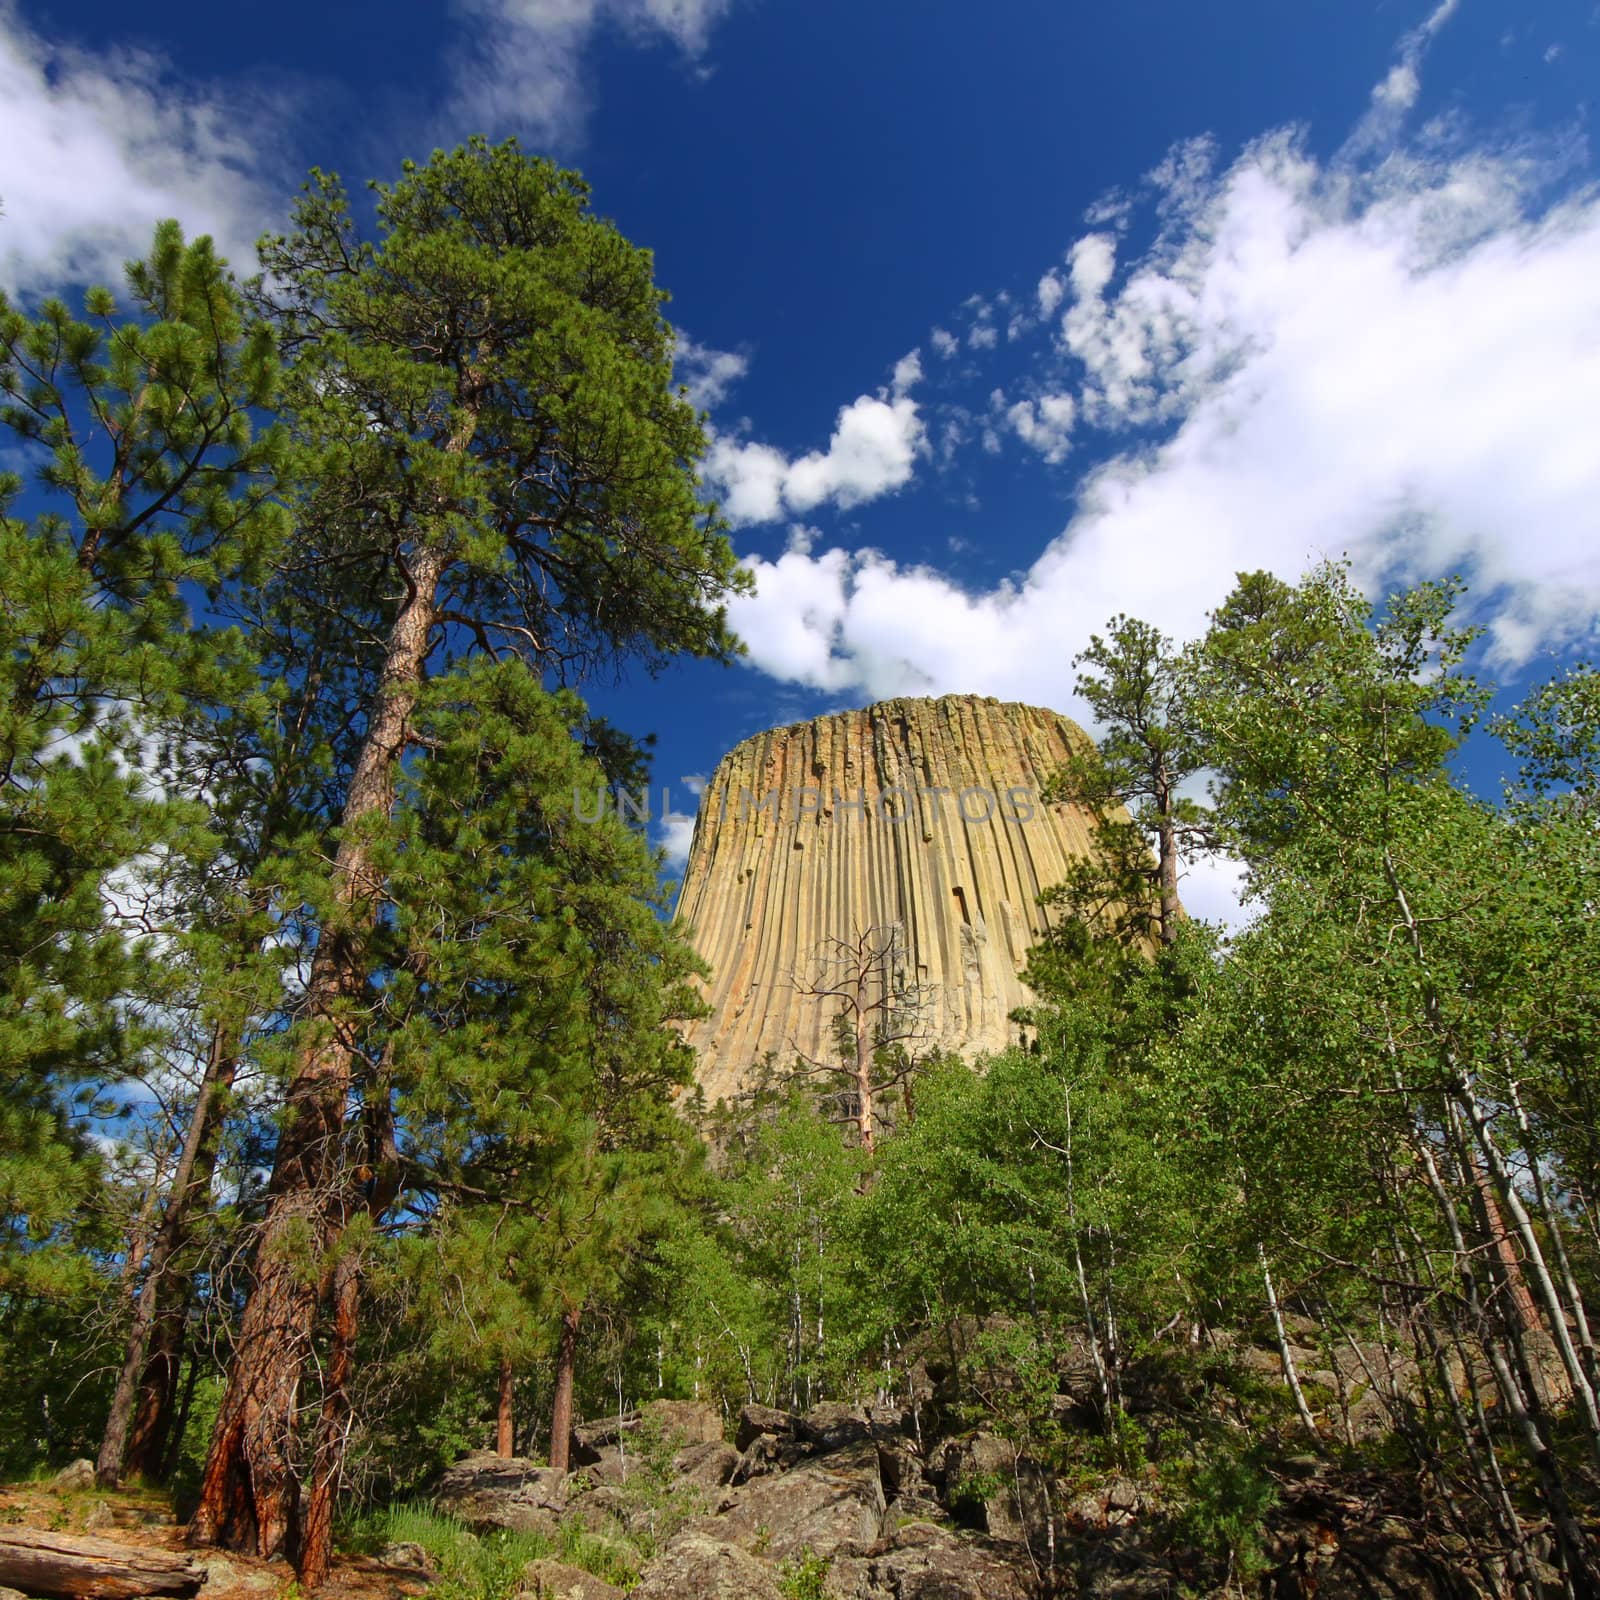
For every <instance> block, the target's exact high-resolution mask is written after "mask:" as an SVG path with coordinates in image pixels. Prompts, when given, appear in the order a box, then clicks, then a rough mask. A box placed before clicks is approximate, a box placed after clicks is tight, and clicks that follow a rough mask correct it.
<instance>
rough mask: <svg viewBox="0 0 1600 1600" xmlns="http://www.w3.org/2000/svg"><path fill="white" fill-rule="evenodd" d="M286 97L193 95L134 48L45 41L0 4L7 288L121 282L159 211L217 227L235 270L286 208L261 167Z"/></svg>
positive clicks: (0, 154)
mask: <svg viewBox="0 0 1600 1600" xmlns="http://www.w3.org/2000/svg"><path fill="white" fill-rule="evenodd" d="M283 119H284V108H282V107H278V106H273V105H270V104H268V103H267V102H265V101H263V100H261V99H260V97H258V96H252V95H249V94H245V93H243V92H241V91H239V90H238V89H237V88H230V90H229V91H228V93H227V95H226V96H224V95H222V94H221V92H220V91H216V90H207V91H204V92H201V93H199V94H196V93H195V92H193V91H192V90H190V89H186V88H185V86H183V85H180V84H176V83H175V82H174V81H173V79H172V75H171V72H170V69H169V67H168V66H167V64H166V63H164V62H163V61H161V60H160V59H158V58H157V57H155V56H153V55H150V54H147V53H144V52H139V51H129V50H122V51H113V52H107V53H106V54H103V55H100V56H97V57H91V56H88V55H86V54H84V53H83V52H81V51H76V50H68V49H61V48H57V47H54V46H52V45H49V44H47V43H46V42H45V41H44V40H42V39H40V38H39V37H38V36H37V35H35V34H33V33H30V32H29V31H28V29H27V28H26V27H25V26H24V25H23V23H22V22H21V20H20V19H19V17H18V16H17V14H16V12H15V11H14V10H13V9H12V7H11V6H10V5H0V206H3V208H4V209H3V214H0V285H3V286H4V287H6V288H8V289H11V290H13V291H19V292H23V293H32V292H37V291H46V290H55V289H57V288H65V287H66V286H67V285H69V284H81V283H88V282H100V283H105V284H107V285H109V286H110V287H112V288H114V289H115V288H120V287H121V284H122V265H123V263H124V262H125V261H126V260H128V259H129V258H131V257H134V256H140V255H143V254H144V253H145V252H146V251H147V250H148V249H149V247H150V237H151V231H152V229H153V227H154V225H155V223H156V222H157V221H158V220H159V219H161V218H163V217H177V218H178V219H179V220H180V221H181V222H182V223H183V225H184V227H185V229H186V230H187V231H188V232H189V233H190V234H199V233H209V234H210V235H211V236H212V237H213V238H214V239H215V240H216V241H217V245H218V248H219V249H220V250H221V251H222V252H223V253H224V254H225V255H226V256H227V257H228V258H229V260H230V261H231V262H232V263H233V264H234V266H235V267H236V268H237V269H239V270H240V271H241V272H249V271H251V270H253V269H254V262H255V252H254V248H253V246H254V241H255V238H256V236H257V234H258V233H259V232H260V231H261V230H262V228H263V227H264V226H265V225H266V224H267V223H269V222H270V221H271V220H272V219H273V217H274V216H275V214H277V213H278V211H279V210H280V207H279V204H278V202H277V200H276V198H275V196H274V195H273V193H272V191H271V190H270V189H269V188H268V187H267V186H266V185H265V184H264V183H263V181H262V179H261V173H260V168H259V165H258V162H259V156H260V152H261V150H262V149H263V148H272V147H273V146H274V145H276V144H279V143H281V124H282V121H283Z"/></svg>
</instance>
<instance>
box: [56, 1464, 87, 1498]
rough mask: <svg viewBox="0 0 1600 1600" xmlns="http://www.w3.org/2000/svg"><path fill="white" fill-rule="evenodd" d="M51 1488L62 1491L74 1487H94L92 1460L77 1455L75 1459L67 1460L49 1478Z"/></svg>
mask: <svg viewBox="0 0 1600 1600" xmlns="http://www.w3.org/2000/svg"><path fill="white" fill-rule="evenodd" d="M50 1487H51V1488H52V1489H60V1490H61V1491H63V1493H66V1492H70V1491H71V1490H74V1489H92V1488H94V1462H92V1461H91V1460H89V1458H88V1457H87V1456H79V1457H78V1459H77V1460H76V1461H72V1462H69V1463H68V1464H67V1465H66V1466H64V1467H63V1468H62V1469H61V1470H60V1471H59V1472H58V1473H57V1474H56V1475H55V1477H53V1478H52V1479H51V1480H50Z"/></svg>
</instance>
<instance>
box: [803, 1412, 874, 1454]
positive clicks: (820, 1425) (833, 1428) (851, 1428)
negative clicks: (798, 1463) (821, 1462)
mask: <svg viewBox="0 0 1600 1600" xmlns="http://www.w3.org/2000/svg"><path fill="white" fill-rule="evenodd" d="M796 1432H797V1433H798V1434H799V1436H800V1437H801V1438H802V1439H803V1440H804V1441H805V1442H806V1443H807V1444H809V1445H811V1446H812V1447H813V1449H816V1450H819V1451H828V1450H839V1449H842V1448H843V1447H844V1446H845V1445H847V1444H855V1443H857V1442H858V1441H859V1440H862V1439H870V1438H871V1437H872V1435H873V1428H872V1420H871V1418H870V1417H868V1416H867V1414H866V1412H864V1411H861V1410H858V1409H857V1408H856V1407H855V1406H849V1405H844V1404H842V1403H841V1402H839V1401H830V1402H829V1403H828V1404H826V1405H820V1406H813V1407H812V1409H811V1410H810V1411H808V1412H806V1414H805V1415H804V1416H803V1417H801V1418H800V1419H799V1421H798V1425H797V1427H796Z"/></svg>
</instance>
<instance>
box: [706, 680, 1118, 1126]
mask: <svg viewBox="0 0 1600 1600" xmlns="http://www.w3.org/2000/svg"><path fill="white" fill-rule="evenodd" d="M1087 743H1088V738H1087V735H1086V734H1085V733H1084V732H1083V730H1082V729H1080V728H1079V727H1078V726H1077V725H1076V724H1074V723H1073V722H1070V721H1069V720H1068V719H1067V718H1066V717H1063V716H1060V715H1059V714H1058V713H1056V712H1054V711H1045V710H1041V709H1039V708H1038V707H1035V706H1024V705H1016V704H1008V703H1004V702H1001V701H998V700H993V699H987V698H983V697H980V696H976V695H947V696H945V697H944V698H942V699H938V700H917V699H906V700H886V701H883V702H882V703H880V704H878V705H875V706H869V707H867V708H866V709H865V710H861V711H843V712H838V713H836V714H834V715H832V716H826V717H817V718H814V719H813V720H812V721H810V722H801V723H795V724H793V725H791V726H789V727H785V728H774V729H772V730H771V731H770V732H768V733H763V734H758V735H757V736H756V737H755V738H753V739H746V740H745V741H744V742H743V743H742V744H740V745H737V746H736V747H735V748H734V749H733V750H732V751H730V752H729V754H728V755H727V756H726V757H725V758H724V759H723V761H722V763H721V765H720V766H718V768H717V770H716V773H715V775H714V776H713V777H712V779H711V782H710V783H709V784H708V785H707V786H706V789H705V791H704V793H703V794H702V796H701V799H700V812H699V816H698V818H697V819H696V822H695V831H694V842H693V844H692V845H691V847H690V852H689V861H688V866H687V870H686V873H685V878H684V885H683V892H682V895H681V897H680V899H679V903H678V911H679V914H680V915H681V916H682V917H683V918H684V920H685V921H686V922H687V923H688V924H689V926H690V928H691V930H692V935H693V938H694V943H695V947H696V949H698V951H699V952H700V954H701V955H702V956H703V957H704V958H705V960H706V961H707V962H708V963H709V964H710V966H711V969H712V976H711V982H710V985H709V988H708V990H707V996H706V997H707V1000H708V1001H709V1003H710V1006H711V1015H710V1016H709V1017H708V1018H706V1019H704V1020H703V1021H701V1022H698V1023H696V1024H694V1025H693V1026H692V1027H691V1028H690V1029H689V1030H688V1037H689V1040H690V1042H691V1043H692V1044H694V1045H695V1047H696V1049H697V1050H698V1052H699V1056H700V1069H699V1081H700V1083H701V1085H702V1087H703V1088H704V1091H705V1094H706V1098H707V1100H708V1101H711V1102H715V1101H716V1100H717V1099H719V1098H723V1097H726V1096H730V1095H732V1094H734V1093H736V1092H737V1091H738V1090H739V1089H740V1088H741V1087H742V1086H744V1084H745V1083H746V1082H747V1081H748V1078H749V1075H750V1073H751V1071H752V1069H753V1068H754V1067H755V1066H756V1065H757V1064H758V1063H760V1062H761V1061H762V1060H763V1059H764V1058H765V1057H766V1056H767V1055H768V1053H769V1052H771V1053H773V1054H775V1055H776V1057H777V1058H778V1060H779V1062H780V1063H781V1064H783V1065H788V1064H789V1063H790V1062H791V1061H792V1060H793V1058H794V1057H795V1055H796V1054H799V1055H803V1056H805V1057H807V1058H809V1059H812V1060H816V1059H820V1058H822V1057H823V1056H826V1055H828V1054H829V1053H830V1051H831V1050H832V1047H833V1040H832V1033H831V1029H832V1026H833V1021H832V1019H833V1016H834V1015H835V1013H836V1012H837V1009H838V1007H837V1006H836V1005H833V1006H830V1004H829V1003H828V1002H826V1001H824V1000H819V999H818V998H816V997H815V996H814V995H811V994H808V993H806V992H805V991H806V988H807V986H808V983H810V982H812V981H813V980H814V977H815V972H816V965H817V962H818V961H819V958H820V957H821V955H822V953H823V952H824V950H825V949H826V947H827V946H828V945H829V943H830V941H844V942H846V943H849V942H851V941H853V940H855V939H856V938H857V937H858V936H860V935H862V934H864V933H868V932H871V931H873V930H879V931H882V932H887V931H889V930H893V931H894V933H895V943H894V956H893V967H894V976H893V979H892V981H894V982H896V983H898V984H901V985H903V986H905V987H906V988H907V989H913V990H918V991H920V994H921V997H922V999H923V1000H924V1002H925V1007H924V1010H925V1019H924V1021H925V1025H924V1027H923V1028H922V1029H921V1030H920V1031H921V1034H922V1039H921V1042H922V1044H923V1045H924V1047H932V1046H939V1047H942V1048H945V1049H952V1050H959V1051H962V1052H964V1053H976V1052H980V1051H993V1050H998V1049H1001V1048H1003V1047H1004V1046H1005V1045H1007V1044H1008V1043H1011V1042H1012V1041H1013V1039H1014V1038H1015V1035H1016V1029H1015V1027H1014V1026H1013V1025H1012V1024H1011V1023H1010V1022H1009V1021H1008V1018H1009V1014H1010V1012H1011V1011H1012V1009H1013V1008H1014V1007H1016V1006H1018V1005H1022V1004H1025V1003H1026V1001H1027V999H1028V992H1027V990H1026V988H1025V986H1024V985H1023V984H1022V982H1021V980H1020V979H1019V977H1018V972H1019V970H1020V969H1021V967H1022V965H1023V963H1024V961H1025V960H1026V957H1027V953H1028V949H1029V947H1030V946H1031V945H1032V944H1033V943H1034V942H1035V941H1036V940H1037V939H1038V937H1039V935H1040V933H1041V932H1042V931H1043V930H1044V927H1045V919H1044V913H1043V912H1042V911H1041V910H1040V909H1039V907H1038V905H1037V903H1036V902H1037V898H1038V895H1039V892H1040V890H1042V889H1046V888H1048V887H1050V886H1051V885H1052V884H1055V883H1059V882H1060V881H1061V879H1062V878H1063V877H1064V876H1065V874H1066V871H1067V867H1068V865H1069V863H1070V862H1071V861H1072V860H1073V859H1074V858H1075V857H1079V856H1082V855H1083V854H1085V853H1086V852H1087V850H1088V848H1089V842H1090V834H1091V830H1092V827H1093V821H1092V819H1091V817H1090V816H1089V814H1088V813H1086V812H1084V811H1082V810H1079V809H1076V808H1073V807H1067V806H1045V805H1043V804H1042V803H1041V802H1040V799H1039V796H1040V793H1041V791H1042V790H1043V788H1044V786H1045V784H1046V783H1047V782H1048V781H1049V779H1050V778H1051V777H1052V776H1053V775H1054V773H1055V772H1056V771H1057V770H1058V768H1059V767H1060V766H1061V764H1062V762H1063V761H1064V760H1065V759H1066V758H1067V756H1068V755H1069V754H1071V753H1072V752H1073V751H1074V750H1077V749H1081V748H1083V747H1084V746H1085V745H1086V744H1087ZM885 965H888V963H885ZM834 1053H835V1054H836V1052H834Z"/></svg>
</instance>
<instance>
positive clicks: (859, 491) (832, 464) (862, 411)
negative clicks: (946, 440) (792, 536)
mask: <svg viewBox="0 0 1600 1600" xmlns="http://www.w3.org/2000/svg"><path fill="white" fill-rule="evenodd" d="M922 441H923V426H922V422H921V419H920V418H919V417H918V415H917V403H916V401H914V400H912V399H911V398H910V397H909V396H907V395H898V396H897V397H896V398H894V399H893V400H887V401H885V400H881V399H875V398H872V397H869V396H867V395H863V396H861V398H860V399H858V400H855V401H852V402H851V404H849V405H847V406H844V407H842V408H841V410H840V412H839V420H838V423H837V425H836V426H835V428H834V430H833V437H832V439H830V440H829V441H828V448H827V449H826V450H813V451H812V452H811V453H810V454H809V455H804V456H801V457H800V459H799V460H798V461H795V462H793V463H791V465H790V467H789V471H788V475H787V476H786V477H785V479H784V483H783V498H784V501H785V502H786V503H787V504H788V505H790V506H792V507H793V508H794V509H795V510H796V511H809V510H811V508H812V507H813V506H819V505H821V504H822V503H823V502H824V501H825V500H831V501H832V502H833V503H834V504H836V505H838V506H840V507H843V508H845V509H848V508H849V507H850V506H855V505H860V504H862V503H863V502H864V501H867V500H876V499H877V498H878V497H879V496H880V495H884V494H888V493H889V492H890V491H891V490H893V489H898V488H901V487H902V486H903V485H905V484H907V483H909V482H910V481H911V471H912V467H913V465H914V463H915V461H916V455H917V451H918V449H919V448H921V445H922Z"/></svg>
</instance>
